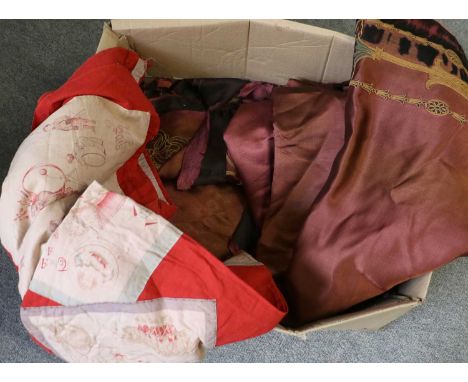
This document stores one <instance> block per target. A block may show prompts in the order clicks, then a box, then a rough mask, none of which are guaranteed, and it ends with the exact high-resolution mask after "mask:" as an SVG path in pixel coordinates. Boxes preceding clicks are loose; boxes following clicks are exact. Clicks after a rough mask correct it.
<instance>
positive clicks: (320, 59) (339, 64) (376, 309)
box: [97, 20, 431, 338]
mask: <svg viewBox="0 0 468 382" xmlns="http://www.w3.org/2000/svg"><path fill="white" fill-rule="evenodd" d="M116 46H120V47H125V48H130V49H133V50H135V51H136V52H138V53H139V54H140V55H141V56H142V57H144V58H151V59H153V61H154V63H155V64H154V66H153V68H152V70H151V73H150V74H151V75H159V76H166V77H174V78H196V77H234V78H245V79H249V80H258V81H267V82H272V83H276V84H280V85H281V84H285V83H286V82H287V80H288V79H290V78H295V79H302V80H311V81H318V82H324V83H330V82H342V81H346V80H349V79H350V77H351V71H352V63H353V50H354V38H353V37H349V36H346V35H343V34H341V33H338V32H334V31H331V30H327V29H322V28H317V27H313V26H309V25H304V24H299V23H296V22H292V21H286V20H113V21H112V23H111V25H110V24H105V25H104V29H103V34H102V37H101V40H100V42H99V46H98V49H97V50H98V51H100V50H103V49H107V48H111V47H116ZM430 279H431V274H430V273H428V274H426V275H423V276H421V277H418V278H416V279H413V280H410V281H407V282H405V283H403V284H401V285H399V286H397V287H396V288H394V289H393V290H392V292H391V293H390V294H388V295H387V296H385V297H380V298H377V299H375V300H372V303H369V304H367V305H366V304H364V305H366V306H365V307H361V308H360V309H357V310H354V311H353V312H351V313H345V314H339V315H337V316H334V317H331V318H327V319H323V320H319V321H316V322H312V323H310V324H308V325H305V326H304V327H302V328H299V329H294V330H293V329H289V328H286V327H283V326H279V327H277V330H278V331H281V332H285V333H288V334H292V335H297V336H299V337H302V338H305V337H306V335H307V333H309V332H312V331H317V330H322V329H342V330H344V329H369V330H376V329H379V328H381V327H382V326H384V325H386V324H388V323H390V322H391V321H393V320H395V319H397V318H398V317H400V316H402V315H403V314H405V313H406V312H408V311H409V310H411V309H413V308H415V307H416V306H418V305H420V304H422V303H423V301H424V299H425V297H426V293H427V290H428V287H429V283H430Z"/></svg>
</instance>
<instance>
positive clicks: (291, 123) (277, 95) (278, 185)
mask: <svg viewBox="0 0 468 382" xmlns="http://www.w3.org/2000/svg"><path fill="white" fill-rule="evenodd" d="M345 96H346V93H345V92H344V91H343V90H341V89H337V90H335V89H333V88H331V87H329V86H326V85H320V84H309V85H301V86H295V87H281V88H276V89H275V90H273V94H272V102H273V120H274V146H275V147H274V158H275V160H274V171H273V182H272V191H271V202H270V206H269V208H268V211H267V214H266V218H265V222H264V226H263V231H262V234H261V238H260V243H259V246H258V250H257V257H258V259H259V260H260V261H262V262H265V264H267V265H268V266H269V267H270V269H272V270H273V271H274V272H282V271H285V270H286V269H287V267H288V265H289V261H290V259H291V256H292V255H293V249H294V244H295V242H296V239H297V236H298V234H299V232H300V229H301V227H302V225H303V223H304V221H305V219H306V218H307V216H308V214H309V212H310V210H311V208H312V206H313V204H314V201H315V200H316V198H317V196H318V194H319V192H320V190H321V188H322V187H323V185H324V183H325V182H326V180H327V178H328V176H329V174H330V170H331V166H332V164H333V161H334V159H335V157H336V155H337V152H338V151H339V150H340V149H341V148H342V146H343V143H344V103H345Z"/></svg>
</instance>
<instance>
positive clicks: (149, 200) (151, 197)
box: [117, 150, 176, 218]
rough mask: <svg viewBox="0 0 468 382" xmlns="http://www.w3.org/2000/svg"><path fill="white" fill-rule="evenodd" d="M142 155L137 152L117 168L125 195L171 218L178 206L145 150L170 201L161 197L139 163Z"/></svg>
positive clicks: (155, 174) (148, 161) (154, 173)
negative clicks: (172, 199) (173, 201)
mask: <svg viewBox="0 0 468 382" xmlns="http://www.w3.org/2000/svg"><path fill="white" fill-rule="evenodd" d="M140 155H141V154H140V153H138V152H137V153H136V154H135V155H134V156H132V158H130V159H129V160H128V161H127V162H126V163H125V164H124V165H123V166H122V167H120V168H119V169H118V170H117V180H118V182H119V186H120V188H121V189H122V191H123V192H124V194H125V195H127V196H128V197H130V198H132V199H133V200H134V201H135V202H137V203H138V204H141V205H142V206H145V207H146V208H148V209H150V210H152V211H154V212H156V213H158V214H160V215H161V216H164V217H165V218H170V217H171V216H172V215H173V214H174V212H175V209H176V206H175V205H174V204H173V203H172V201H171V199H170V197H169V195H168V193H167V191H166V189H165V188H164V185H163V183H162V182H161V179H160V178H159V175H158V173H157V170H156V168H155V167H154V165H153V163H152V162H151V159H150V158H149V155H148V153H147V152H146V150H145V151H144V155H145V158H146V162H147V163H148V165H149V167H150V169H151V172H152V173H153V175H154V177H155V179H156V181H157V183H158V185H159V188H160V189H161V191H162V192H163V194H164V197H165V198H166V200H167V201H168V203H166V202H164V201H163V200H161V199H159V196H158V194H157V192H156V190H155V188H154V186H153V184H152V183H151V182H150V181H149V179H148V178H147V176H146V175H145V173H144V172H143V170H142V169H141V167H140V166H139V164H138V158H139V156H140Z"/></svg>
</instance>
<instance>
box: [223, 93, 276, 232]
mask: <svg viewBox="0 0 468 382" xmlns="http://www.w3.org/2000/svg"><path fill="white" fill-rule="evenodd" d="M224 141H225V142H226V145H227V148H228V152H229V156H230V157H231V158H232V161H233V162H234V163H235V166H236V170H237V173H238V176H239V178H240V179H241V181H242V183H243V185H244V188H245V194H246V197H247V199H248V201H249V206H250V209H251V211H252V213H253V215H254V217H255V220H256V223H257V225H258V227H261V225H262V222H263V218H264V214H265V211H266V209H267V207H268V205H269V203H270V192H271V179H272V174H273V115H272V106H271V101H270V100H264V101H259V102H252V103H244V104H242V105H241V106H240V107H239V109H238V110H237V113H236V114H235V115H234V117H233V118H232V120H231V122H230V124H229V126H228V128H227V129H226V132H225V133H224Z"/></svg>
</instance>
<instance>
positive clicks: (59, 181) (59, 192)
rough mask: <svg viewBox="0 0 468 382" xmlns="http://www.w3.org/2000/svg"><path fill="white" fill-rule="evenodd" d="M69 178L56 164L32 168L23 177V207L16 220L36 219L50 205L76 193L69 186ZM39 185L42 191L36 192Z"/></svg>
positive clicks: (21, 201) (21, 202)
mask: <svg viewBox="0 0 468 382" xmlns="http://www.w3.org/2000/svg"><path fill="white" fill-rule="evenodd" d="M68 180H69V179H68V177H67V176H66V175H65V173H64V172H63V171H62V169H60V167H58V166H56V165H54V164H39V165H36V166H33V167H31V168H30V169H29V170H28V171H27V172H26V174H25V175H24V177H23V181H22V188H23V189H22V191H21V194H22V198H21V200H19V201H18V202H19V203H20V204H21V205H22V207H21V208H20V211H19V212H18V213H17V215H16V218H15V220H23V219H27V218H34V217H35V216H36V215H37V214H38V213H39V212H40V211H41V210H42V209H44V207H46V206H47V205H48V204H50V203H52V202H54V201H56V200H59V199H62V198H65V197H67V196H69V195H72V194H74V193H75V191H74V190H73V189H72V188H71V187H70V186H69V185H68V184H67V183H68ZM37 185H40V188H41V190H40V191H35V189H36V188H37Z"/></svg>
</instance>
